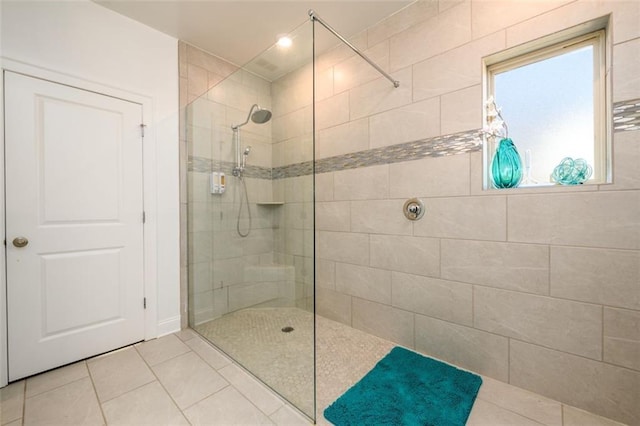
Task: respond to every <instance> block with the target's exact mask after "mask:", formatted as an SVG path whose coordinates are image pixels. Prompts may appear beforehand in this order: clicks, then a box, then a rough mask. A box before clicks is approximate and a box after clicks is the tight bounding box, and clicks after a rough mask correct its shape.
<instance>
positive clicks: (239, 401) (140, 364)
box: [0, 318, 619, 426]
mask: <svg viewBox="0 0 640 426" xmlns="http://www.w3.org/2000/svg"><path fill="white" fill-rule="evenodd" d="M328 341H331V342H333V343H332V344H327V345H325V344H326V343H327V342H328ZM323 345H325V346H324V347H325V348H326V350H323V349H322V348H323ZM391 346H392V344H391V343H390V342H387V341H384V340H382V339H378V338H376V337H373V336H370V335H368V334H365V333H362V332H360V331H358V330H354V329H351V328H349V327H345V326H343V325H341V324H338V323H335V322H333V321H329V320H325V319H322V318H320V319H319V321H318V347H319V350H318V371H319V374H318V406H319V407H322V409H324V407H325V406H326V405H327V404H329V403H330V402H331V401H333V400H334V399H335V398H336V397H338V396H339V395H340V394H341V393H342V392H344V391H345V390H346V389H348V387H349V386H351V385H352V384H353V383H355V382H356V381H357V380H358V379H359V378H360V377H361V376H362V375H363V374H364V373H366V371H367V370H368V369H370V368H371V367H372V366H373V365H374V364H375V362H376V361H377V360H378V359H379V358H380V357H382V356H384V354H386V352H387V351H388V349H390V348H391ZM319 412H322V410H319ZM318 423H319V424H327V422H326V421H325V420H324V419H322V418H319V419H318ZM0 424H1V425H2V426H5V425H11V426H18V425H65V426H66V425H94V424H95V425H104V424H108V425H155V426H158V425H189V424H191V425H262V424H265V425H308V424H309V422H308V421H307V420H306V419H305V418H304V417H303V416H301V415H300V414H299V413H298V412H297V411H296V410H294V409H293V408H291V407H290V406H289V405H288V404H287V403H285V402H284V401H283V400H282V399H280V398H279V397H278V396H276V395H275V394H273V393H272V392H271V391H270V390H269V389H268V388H266V387H265V386H264V385H262V384H261V383H260V382H258V381H257V380H255V379H254V378H253V377H252V376H250V375H249V374H247V373H246V372H245V371H244V370H242V369H241V368H239V367H238V366H236V365H235V364H234V363H233V362H231V361H230V360H229V359H228V358H226V356H224V355H223V354H222V353H221V352H219V351H218V350H216V349H214V348H213V347H211V346H210V345H209V344H208V343H206V342H205V341H204V340H203V339H201V338H200V337H199V336H197V335H196V334H195V333H194V332H193V331H191V330H183V331H181V332H179V333H176V334H172V335H169V336H165V337H162V338H160V339H156V340H152V341H149V342H144V343H140V344H137V345H134V346H130V347H127V348H124V349H121V350H118V351H114V352H111V353H108V354H105V355H101V356H98V357H95V358H92V359H89V360H87V361H81V362H78V363H75V364H72V365H69V366H66V367H62V368H59V369H57V370H52V371H49V372H47V373H43V374H40V375H37V376H34V377H30V378H28V379H26V380H21V381H18V382H15V383H12V384H11V385H9V386H7V387H4V388H2V389H0ZM541 424H542V425H550V426H556V425H558V426H613V425H619V424H618V423H615V422H612V421H610V420H607V419H604V418H601V417H597V416H594V415H592V414H589V413H586V412H584V411H581V410H578V409H575V408H572V407H569V406H566V405H563V404H561V403H559V402H556V401H552V400H549V399H547V398H544V397H541V396H539V395H536V394H533V393H530V392H527V391H524V390H521V389H518V388H515V387H513V386H510V385H507V384H504V383H501V382H498V381H495V380H492V379H489V378H484V384H483V385H482V387H481V389H480V393H479V394H478V399H477V400H476V403H475V405H474V408H473V411H472V413H471V416H470V418H469V422H468V425H470V426H480V425H492V426H495V425H511V426H515V425H524V426H526V425H541Z"/></svg>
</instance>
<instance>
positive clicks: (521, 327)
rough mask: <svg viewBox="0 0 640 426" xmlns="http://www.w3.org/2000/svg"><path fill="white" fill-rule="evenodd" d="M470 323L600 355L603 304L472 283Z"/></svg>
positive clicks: (514, 336)
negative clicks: (471, 321)
mask: <svg viewBox="0 0 640 426" xmlns="http://www.w3.org/2000/svg"><path fill="white" fill-rule="evenodd" d="M473 324H474V326H475V327H477V328H479V329H482V330H486V331H489V332H492V333H496V334H500V335H502V336H507V337H513V338H515V339H520V340H524V341H526V342H531V343H537V344H540V345H544V346H546V347H551V348H554V349H558V350H561V351H565V352H570V353H573V354H576V355H582V356H585V357H588V358H593V359H597V360H600V359H602V307H601V306H596V305H589V304H585V303H579V302H572V301H569V300H563V299H554V298H551V297H546V296H535V295H531V294H524V293H518V292H513V291H505V290H498V289H492V288H488V287H478V286H476V287H474V293H473Z"/></svg>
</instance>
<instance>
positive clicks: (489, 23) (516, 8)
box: [471, 0, 571, 39]
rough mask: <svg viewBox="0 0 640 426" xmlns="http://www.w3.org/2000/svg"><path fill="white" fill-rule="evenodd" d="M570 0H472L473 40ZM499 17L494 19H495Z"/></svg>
mask: <svg viewBox="0 0 640 426" xmlns="http://www.w3.org/2000/svg"><path fill="white" fill-rule="evenodd" d="M570 1H571V0H543V1H535V0H522V1H519V2H517V3H514V2H510V1H504V0H490V1H481V0H480V1H479V0H472V3H473V5H472V8H471V19H472V22H473V38H474V39H475V38H478V37H482V36H484V35H487V34H490V33H493V32H495V31H496V30H498V29H501V28H506V27H509V26H511V25H514V24H517V23H518V22H522V21H526V20H527V19H530V18H533V17H535V16H537V15H540V14H542V13H544V12H546V11H548V10H552V9H555V8H557V7H559V6H562V5H563V4H565V3H569V2H570ZM498 16H499V17H500V18H499V19H496V17H498Z"/></svg>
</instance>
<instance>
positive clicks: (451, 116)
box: [440, 85, 482, 135]
mask: <svg viewBox="0 0 640 426" xmlns="http://www.w3.org/2000/svg"><path fill="white" fill-rule="evenodd" d="M481 127H482V86H481V85H476V86H471V87H469V88H467V89H462V90H459V91H457V92H451V93H448V94H446V95H442V96H441V98H440V132H441V133H442V134H443V135H448V134H451V133H457V132H463V131H466V130H475V129H479V128H481Z"/></svg>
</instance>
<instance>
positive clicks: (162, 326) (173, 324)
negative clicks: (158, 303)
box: [157, 315, 180, 337]
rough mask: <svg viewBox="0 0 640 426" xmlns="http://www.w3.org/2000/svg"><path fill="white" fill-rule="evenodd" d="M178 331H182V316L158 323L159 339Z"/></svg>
mask: <svg viewBox="0 0 640 426" xmlns="http://www.w3.org/2000/svg"><path fill="white" fill-rule="evenodd" d="M176 331H180V315H177V316H175V317H172V318H168V319H166V320H163V321H160V322H158V336H157V337H162V336H166V335H167V334H171V333H175V332H176Z"/></svg>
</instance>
